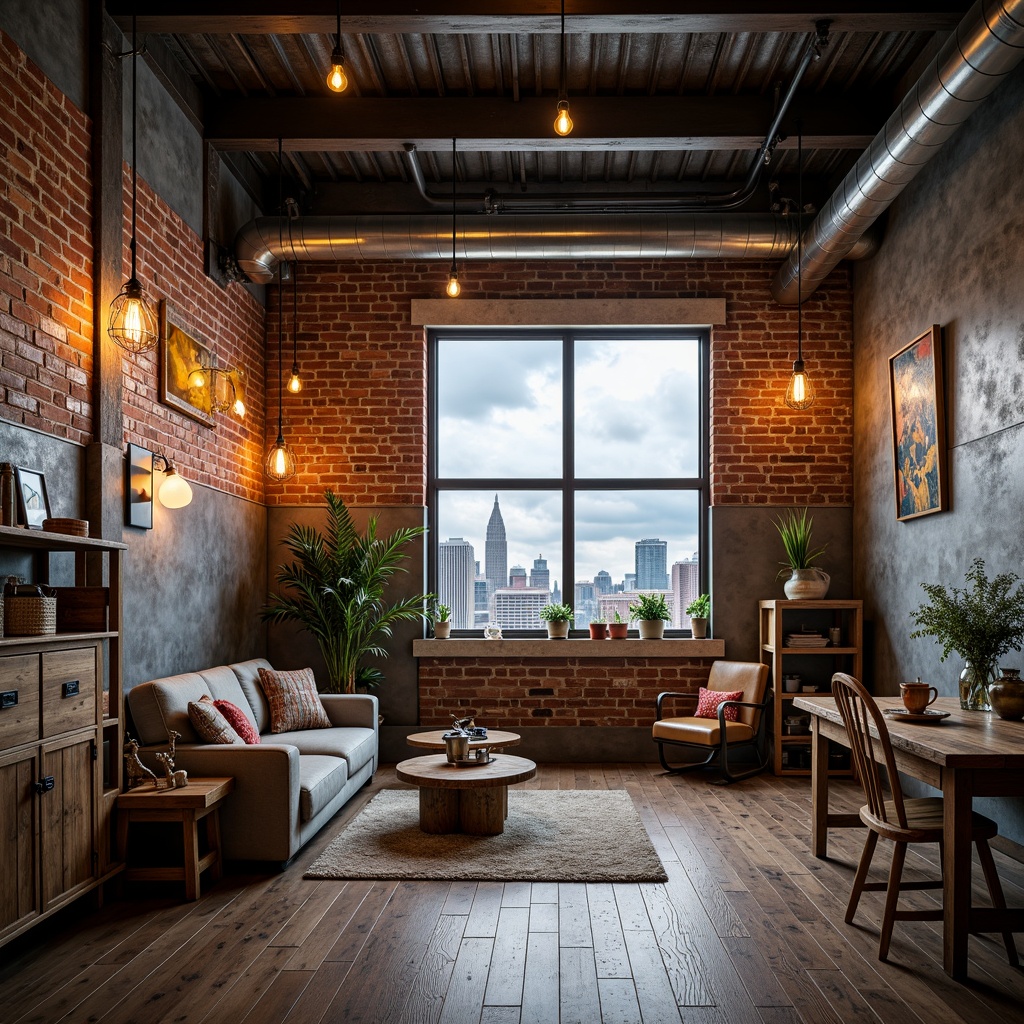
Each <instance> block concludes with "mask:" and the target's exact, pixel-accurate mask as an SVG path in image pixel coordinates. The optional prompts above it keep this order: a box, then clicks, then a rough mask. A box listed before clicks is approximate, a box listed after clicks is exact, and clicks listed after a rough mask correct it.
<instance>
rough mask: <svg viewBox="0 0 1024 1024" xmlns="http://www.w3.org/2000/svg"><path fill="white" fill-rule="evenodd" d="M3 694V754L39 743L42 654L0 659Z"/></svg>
mask: <svg viewBox="0 0 1024 1024" xmlns="http://www.w3.org/2000/svg"><path fill="white" fill-rule="evenodd" d="M0 694H3V697H2V698H0V750H3V749H5V748H7V747H13V746H17V744H19V743H32V742H33V741H34V740H38V739H39V655H38V654H19V655H12V656H10V657H7V658H0ZM4 705H8V706H6V707H5V706H4Z"/></svg>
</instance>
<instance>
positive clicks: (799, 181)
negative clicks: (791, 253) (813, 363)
mask: <svg viewBox="0 0 1024 1024" xmlns="http://www.w3.org/2000/svg"><path fill="white" fill-rule="evenodd" d="M803 141H804V136H803V125H802V124H801V123H800V122H799V121H797V125H796V202H797V215H796V357H797V359H798V360H800V362H801V363H802V362H803V359H804V348H803V341H804V295H803V288H802V284H803V279H802V278H803V275H802V273H801V267H802V266H803V262H804V259H803V239H804V145H803Z"/></svg>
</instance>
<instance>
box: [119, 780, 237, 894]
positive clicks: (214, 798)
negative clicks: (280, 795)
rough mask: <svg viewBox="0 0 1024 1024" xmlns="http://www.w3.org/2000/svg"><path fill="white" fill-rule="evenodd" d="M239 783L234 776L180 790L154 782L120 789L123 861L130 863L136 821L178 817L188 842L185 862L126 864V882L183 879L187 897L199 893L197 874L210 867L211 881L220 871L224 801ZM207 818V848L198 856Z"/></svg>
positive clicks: (197, 782)
mask: <svg viewBox="0 0 1024 1024" xmlns="http://www.w3.org/2000/svg"><path fill="white" fill-rule="evenodd" d="M234 788H235V780H234V779H233V778H223V779H189V781H188V785H187V786H185V787H184V788H182V789H154V788H153V787H152V786H150V785H146V786H142V787H140V788H138V789H132V790H129V791H128V792H127V793H121V794H120V795H119V796H118V798H117V849H118V854H119V856H120V859H121V861H122V863H127V862H126V860H125V855H126V854H127V852H128V826H129V825H130V824H131V823H132V822H133V821H177V822H180V823H181V827H182V834H183V839H184V842H185V854H184V864H183V865H182V866H181V867H174V866H170V867H163V866H160V867H142V868H126V870H125V878H126V879H128V881H143V882H184V883H185V899H187V900H196V899H198V898H199V876H200V874H201V873H202V872H203V871H205V870H207V868H209V871H210V880H211V881H216V880H217V879H218V878H220V876H221V868H222V861H221V853H220V815H219V813H218V811H219V809H220V805H221V804H222V803H223V802H224V799H225V797H227V795H228V794H229V793H230V792H231V790H232V789H234ZM203 819H205V820H206V840H207V843H208V845H209V850H208V851H207V852H206V853H205V854H204V855H203V856H202V857H200V856H199V830H198V828H197V827H196V826H197V825H198V823H199V822H200V821H202V820H203Z"/></svg>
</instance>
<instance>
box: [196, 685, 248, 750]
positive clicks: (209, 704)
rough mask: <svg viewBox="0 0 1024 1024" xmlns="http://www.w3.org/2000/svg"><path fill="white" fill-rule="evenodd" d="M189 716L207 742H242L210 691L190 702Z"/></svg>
mask: <svg viewBox="0 0 1024 1024" xmlns="http://www.w3.org/2000/svg"><path fill="white" fill-rule="evenodd" d="M188 718H189V721H190V722H191V723H192V724H193V725H194V726H195V730H196V732H197V733H199V735H200V736H201V737H202V738H203V739H204V740H206V742H207V743H241V742H242V737H241V736H239V735H238V733H237V732H235V730H234V729H232V728H231V723H230V722H229V721H228V720H227V719H226V718H225V717H224V716H223V715H222V714H221V713H220V711H219V710H218V709H217V707H216V705H215V704H214V703H213V698H212V697H211V696H210V695H209V694H208V693H204V694H203V695H202V697H200V698H199V700H190V701H189V702H188Z"/></svg>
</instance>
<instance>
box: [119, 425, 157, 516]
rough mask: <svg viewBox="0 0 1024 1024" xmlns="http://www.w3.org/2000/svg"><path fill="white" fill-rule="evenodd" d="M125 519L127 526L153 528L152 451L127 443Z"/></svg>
mask: <svg viewBox="0 0 1024 1024" xmlns="http://www.w3.org/2000/svg"><path fill="white" fill-rule="evenodd" d="M124 498H125V521H126V522H127V523H128V525H129V526H140V527H142V529H144V530H152V529H153V453H152V452H151V451H149V449H147V448H143V447H141V446H140V445H137V444H131V443H129V445H128V455H127V456H126V458H125V487H124Z"/></svg>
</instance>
